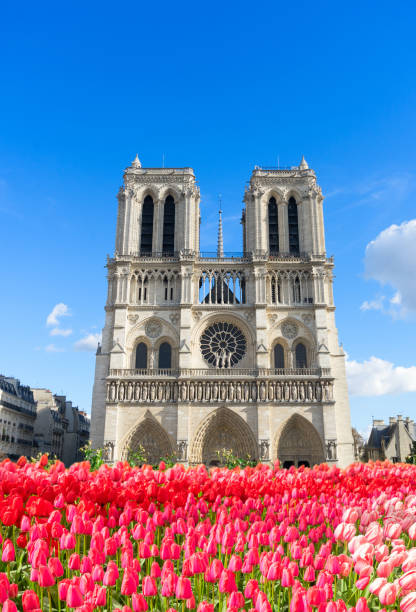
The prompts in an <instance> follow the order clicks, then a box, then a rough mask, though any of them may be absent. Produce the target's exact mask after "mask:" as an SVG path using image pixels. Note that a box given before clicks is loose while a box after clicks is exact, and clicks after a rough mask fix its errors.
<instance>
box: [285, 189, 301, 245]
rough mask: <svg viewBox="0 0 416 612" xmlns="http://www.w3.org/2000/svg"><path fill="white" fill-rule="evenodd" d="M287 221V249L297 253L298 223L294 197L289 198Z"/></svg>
mask: <svg viewBox="0 0 416 612" xmlns="http://www.w3.org/2000/svg"><path fill="white" fill-rule="evenodd" d="M287 216H288V221H289V251H290V253H299V224H298V205H297V204H296V200H295V198H293V197H292V198H290V200H289V204H288V207H287Z"/></svg>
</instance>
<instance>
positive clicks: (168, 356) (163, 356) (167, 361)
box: [159, 342, 172, 369]
mask: <svg viewBox="0 0 416 612" xmlns="http://www.w3.org/2000/svg"><path fill="white" fill-rule="evenodd" d="M171 367H172V347H171V345H170V344H169V342H162V344H161V345H160V347H159V368H161V369H170V368H171Z"/></svg>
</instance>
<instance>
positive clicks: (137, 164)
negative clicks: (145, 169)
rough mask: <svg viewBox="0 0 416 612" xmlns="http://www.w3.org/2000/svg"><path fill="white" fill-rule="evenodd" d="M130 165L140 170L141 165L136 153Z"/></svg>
mask: <svg viewBox="0 0 416 612" xmlns="http://www.w3.org/2000/svg"><path fill="white" fill-rule="evenodd" d="M131 165H132V166H133V168H141V167H142V163H141V161H140V159H139V156H138V155H137V153H136V157H135V158H134V160H133V161H132V163H131Z"/></svg>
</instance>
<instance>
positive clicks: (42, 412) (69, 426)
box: [32, 389, 90, 467]
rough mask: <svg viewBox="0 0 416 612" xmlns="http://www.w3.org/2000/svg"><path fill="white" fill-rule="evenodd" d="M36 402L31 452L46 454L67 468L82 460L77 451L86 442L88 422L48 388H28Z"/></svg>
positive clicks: (68, 402) (84, 415)
mask: <svg viewBox="0 0 416 612" xmlns="http://www.w3.org/2000/svg"><path fill="white" fill-rule="evenodd" d="M32 392H33V395H34V398H35V400H36V402H37V416H36V421H35V433H34V441H35V449H36V452H37V453H39V452H41V453H49V455H50V456H51V457H56V458H57V459H60V460H61V461H63V462H64V463H65V465H66V466H67V467H69V466H70V465H72V464H73V463H75V462H76V461H82V459H83V455H82V453H81V450H80V449H81V448H82V447H83V446H85V445H86V444H87V443H88V441H89V433H90V420H89V418H88V416H87V415H86V413H85V412H82V411H81V410H78V408H77V407H76V406H73V405H72V402H70V401H68V400H67V399H66V396H65V395H54V394H53V393H52V392H51V391H49V389H32Z"/></svg>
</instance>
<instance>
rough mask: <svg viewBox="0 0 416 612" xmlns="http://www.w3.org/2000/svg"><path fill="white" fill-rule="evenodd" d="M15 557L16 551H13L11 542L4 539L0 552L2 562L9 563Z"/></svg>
mask: <svg viewBox="0 0 416 612" xmlns="http://www.w3.org/2000/svg"><path fill="white" fill-rule="evenodd" d="M15 559H16V553H15V551H14V546H13V542H12V541H11V540H9V539H7V540H4V544H3V552H2V554H1V560H2V561H3V563H10V562H11V561H14V560H15Z"/></svg>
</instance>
